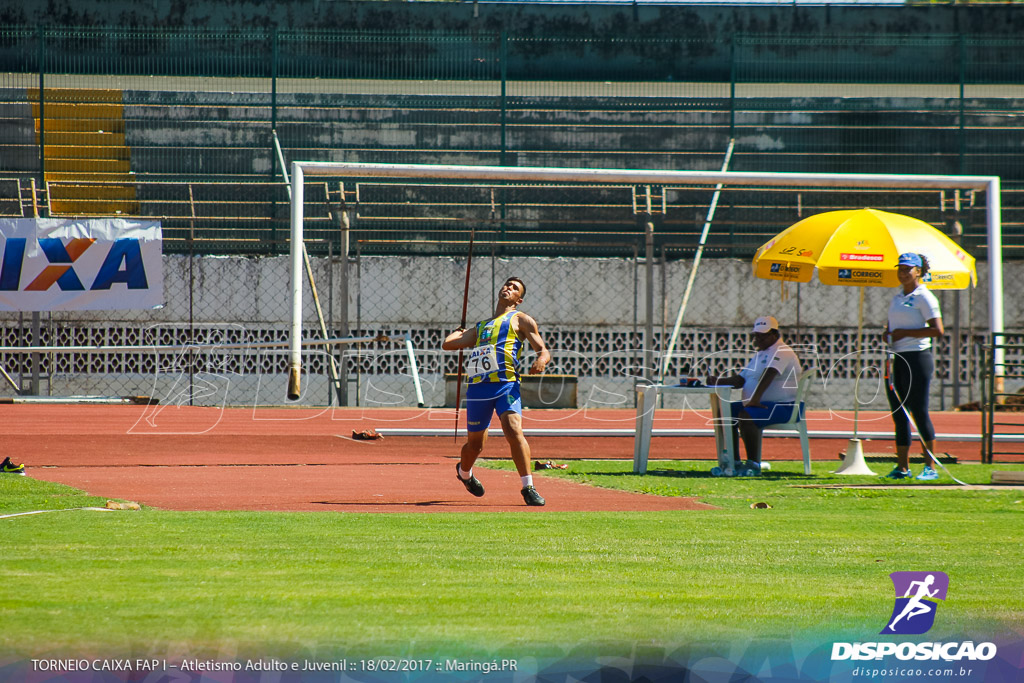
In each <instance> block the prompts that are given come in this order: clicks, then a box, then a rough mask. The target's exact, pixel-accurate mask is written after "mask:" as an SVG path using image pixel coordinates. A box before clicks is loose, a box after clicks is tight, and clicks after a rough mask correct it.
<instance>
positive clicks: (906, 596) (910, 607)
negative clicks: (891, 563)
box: [881, 572, 949, 635]
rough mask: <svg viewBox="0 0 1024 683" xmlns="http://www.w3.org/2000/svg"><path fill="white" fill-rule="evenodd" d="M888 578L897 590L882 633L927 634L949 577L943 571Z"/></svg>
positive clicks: (890, 576) (901, 574) (901, 573)
mask: <svg viewBox="0 0 1024 683" xmlns="http://www.w3.org/2000/svg"><path fill="white" fill-rule="evenodd" d="M889 578H891V579H892V584H893V587H894V588H895V589H896V604H895V605H893V608H892V616H891V617H889V623H888V624H886V627H885V628H883V629H882V631H881V633H883V634H886V633H899V634H902V635H919V634H921V633H926V632H927V631H928V629H930V628H931V627H932V624H934V623H935V612H936V610H938V607H939V603H938V602H937V600H945V599H946V591H948V590H949V577H948V576H946V574H945V573H944V572H893V573H892V574H889Z"/></svg>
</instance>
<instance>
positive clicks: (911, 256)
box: [899, 251, 922, 268]
mask: <svg viewBox="0 0 1024 683" xmlns="http://www.w3.org/2000/svg"><path fill="white" fill-rule="evenodd" d="M899 265H901V266H917V267H918V268H920V267H921V265H922V262H921V255H920V254H915V253H913V252H910V251H908V252H907V253H906V254H900V262H899Z"/></svg>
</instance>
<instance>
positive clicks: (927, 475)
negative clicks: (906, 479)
mask: <svg viewBox="0 0 1024 683" xmlns="http://www.w3.org/2000/svg"><path fill="white" fill-rule="evenodd" d="M914 478H915V479H917V480H919V481H935V480H936V479H938V478H939V473H938V472H936V471H935V470H934V469H932V468H931V467H929V466H928V465H925V466H924V469H923V470H921V474H919V475H917V476H916V477H914Z"/></svg>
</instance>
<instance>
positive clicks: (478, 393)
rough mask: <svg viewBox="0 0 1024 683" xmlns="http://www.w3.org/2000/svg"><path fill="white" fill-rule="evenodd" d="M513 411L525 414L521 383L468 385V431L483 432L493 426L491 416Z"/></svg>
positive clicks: (479, 383)
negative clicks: (520, 392)
mask: <svg viewBox="0 0 1024 683" xmlns="http://www.w3.org/2000/svg"><path fill="white" fill-rule="evenodd" d="M510 410H511V411H513V412H516V413H519V414H520V415H522V414H523V401H522V399H521V398H520V396H519V382H477V383H476V384H468V385H466V431H467V432H482V431H484V430H485V429H487V428H488V427H489V426H490V424H491V416H492V415H493V414H494V413H497V414H498V416H499V417H500V416H501V415H502V413H507V412H508V411H510Z"/></svg>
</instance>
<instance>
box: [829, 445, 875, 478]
mask: <svg viewBox="0 0 1024 683" xmlns="http://www.w3.org/2000/svg"><path fill="white" fill-rule="evenodd" d="M834 474H866V475H874V474H875V473H874V472H872V471H871V469H870V468H869V467H868V464H867V463H866V462H864V447H863V446H862V445H861V442H860V439H850V443H849V444H847V446H846V457H845V458H843V464H842V465H841V466H840V467H839V469H838V470H836V471H835V473H834Z"/></svg>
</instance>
